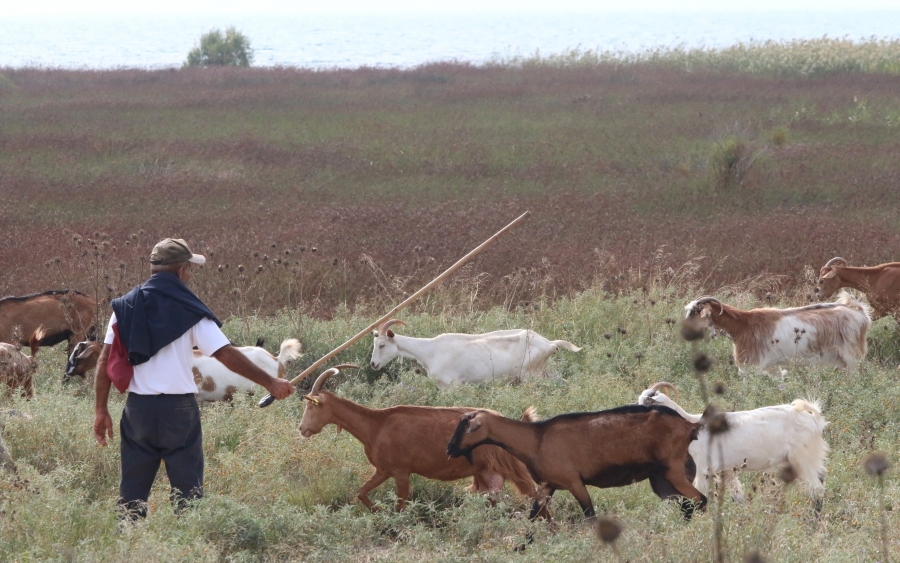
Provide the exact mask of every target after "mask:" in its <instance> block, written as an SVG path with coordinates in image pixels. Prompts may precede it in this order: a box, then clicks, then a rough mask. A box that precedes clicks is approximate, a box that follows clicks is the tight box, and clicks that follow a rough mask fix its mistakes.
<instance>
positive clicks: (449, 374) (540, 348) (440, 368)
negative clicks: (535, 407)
mask: <svg viewBox="0 0 900 563" xmlns="http://www.w3.org/2000/svg"><path fill="white" fill-rule="evenodd" d="M393 324H402V325H406V323H404V322H403V321H400V320H397V319H393V320H389V321H385V322H384V323H382V324H381V326H380V327H379V328H378V329H377V330H373V331H372V334H373V335H374V336H375V342H374V345H373V348H372V369H375V370H379V369H381V368H383V367H384V366H385V365H386V364H387V363H388V362H390V361H391V360H393V359H394V358H396V357H397V356H400V357H401V358H412V359H414V360H416V361H417V362H419V363H420V364H422V366H424V367H425V371H427V372H428V376H429V377H431V378H432V379H434V380H435V381H436V382H437V385H438V387H440V388H441V389H447V388H448V387H450V386H451V385H454V384H457V383H481V382H483V381H490V380H492V379H495V378H501V377H510V378H513V379H517V380H520V381H528V379H530V378H531V377H534V376H537V375H540V374H541V372H542V371H543V370H544V367H545V366H546V365H547V361H548V360H549V359H550V356H551V355H553V353H554V352H556V350H558V349H559V348H565V349H566V350H570V351H572V352H578V351H580V350H581V348H579V347H578V346H575V345H574V344H572V343H570V342H566V341H565V340H547V339H546V338H544V337H543V336H541V335H540V334H538V333H536V332H534V331H533V330H525V329H519V330H498V331H494V332H488V333H485V334H457V333H448V334H441V335H438V336H435V337H434V338H412V337H410V336H402V335H399V334H394V331H392V330H391V329H390V328H389V327H390V326H391V325H393Z"/></svg>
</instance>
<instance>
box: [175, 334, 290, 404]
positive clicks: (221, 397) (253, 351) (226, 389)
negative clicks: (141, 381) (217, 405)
mask: <svg viewBox="0 0 900 563" xmlns="http://www.w3.org/2000/svg"><path fill="white" fill-rule="evenodd" d="M301 348H302V346H301V345H300V341H299V340H297V339H296V338H288V339H287V340H285V341H284V342H282V343H281V350H280V351H279V352H278V357H277V358H276V357H275V356H273V355H272V354H270V353H268V352H267V351H266V350H265V348H262V347H260V346H240V347H239V348H238V350H240V351H241V353H242V354H244V355H245V356H247V358H248V359H249V360H250V361H251V362H253V363H254V364H256V365H257V366H258V367H259V368H260V369H262V370H263V371H265V372H266V373H268V374H269V375H271V376H272V377H280V378H284V367H285V364H287V363H288V362H289V361H291V360H296V359H297V358H299V357H300V356H302V354H301V353H300V350H301ZM191 369H192V371H193V372H194V382H195V383H196V384H197V402H207V403H212V402H215V401H231V399H232V398H233V397H234V394H235V393H238V392H240V391H245V392H247V394H249V395H252V394H253V390H254V388H255V386H256V384H255V383H253V382H252V381H250V380H249V379H247V378H246V377H243V376H240V375H238V374H236V373H234V372H233V371H231V370H230V369H228V368H226V367H225V365H224V364H222V362H220V361H219V360H217V359H215V358H212V357H210V356H204V355H203V354H201V353H200V351H199V350H194V361H193V367H192V368H191Z"/></svg>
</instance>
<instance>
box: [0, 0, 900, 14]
mask: <svg viewBox="0 0 900 563" xmlns="http://www.w3.org/2000/svg"><path fill="white" fill-rule="evenodd" d="M623 5H624V6H625V7H626V8H627V10H628V11H635V10H641V11H644V10H652V11H673V10H675V9H678V10H680V11H700V10H704V11H705V10H714V11H728V10H764V11H769V10H836V9H844V10H847V9H853V10H863V9H865V10H869V9H888V10H898V9H900V1H898V0H676V1H673V0H629V1H628V2H622V0H451V2H448V3H445V4H440V3H438V2H423V1H422V0H327V1H324V2H323V1H322V0H188V1H185V0H29V1H26V2H14V3H13V2H9V4H8V5H7V6H5V7H4V8H3V13H4V14H7V15H12V14H15V15H64V14H81V15H85V14H106V15H125V14H136V15H137V14H147V15H150V14H154V15H156V14H158V15H162V14H197V13H200V14H214V13H215V14H223V13H248V12H252V13H267V12H268V13H278V12H282V13H303V12H349V13H372V12H379V13H384V12H401V13H410V12H437V11H450V10H452V11H494V12H511V13H522V12H541V11H552V12H557V13H559V12H598V11H620V10H623ZM676 7H677V8H676ZM0 17H2V16H0Z"/></svg>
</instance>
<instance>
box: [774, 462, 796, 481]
mask: <svg viewBox="0 0 900 563" xmlns="http://www.w3.org/2000/svg"><path fill="white" fill-rule="evenodd" d="M778 478H779V479H781V480H782V481H783V482H784V484H785V485H790V484H791V483H793V482H794V481H796V480H797V470H795V469H794V466H793V465H791V464H788V465H787V466H785V467H784V469H782V470H781V471H780V472H779V473H778Z"/></svg>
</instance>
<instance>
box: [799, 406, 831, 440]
mask: <svg viewBox="0 0 900 563" xmlns="http://www.w3.org/2000/svg"><path fill="white" fill-rule="evenodd" d="M791 406H792V407H794V410H795V411H797V412H798V413H806V414H809V415H810V416H812V417H813V420H814V421H815V426H816V430H818V431H819V433H820V434H821V433H822V431H823V430H825V426H827V425H828V422H826V421H825V417H824V416H822V405H821V403H819V401H816V400H813V399H811V400H806V399H795V400H794V401H793V402H792V403H791Z"/></svg>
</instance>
